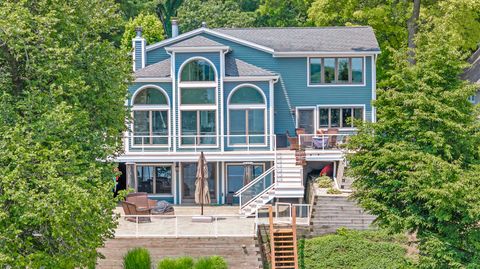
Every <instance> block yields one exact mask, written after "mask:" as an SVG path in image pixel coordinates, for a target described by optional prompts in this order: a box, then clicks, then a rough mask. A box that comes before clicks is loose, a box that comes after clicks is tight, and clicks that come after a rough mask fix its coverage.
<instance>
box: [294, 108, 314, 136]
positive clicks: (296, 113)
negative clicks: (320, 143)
mask: <svg viewBox="0 0 480 269" xmlns="http://www.w3.org/2000/svg"><path fill="white" fill-rule="evenodd" d="M312 109H313V128H314V130H313V131H314V132H316V131H317V128H316V127H317V114H318V112H317V106H297V107H295V128H299V127H298V122H299V120H298V115H299V114H300V113H298V111H299V110H312Z"/></svg>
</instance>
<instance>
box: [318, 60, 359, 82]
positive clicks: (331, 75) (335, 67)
mask: <svg viewBox="0 0 480 269" xmlns="http://www.w3.org/2000/svg"><path fill="white" fill-rule="evenodd" d="M309 65H310V74H309V80H310V81H309V82H310V85H322V84H323V85H328V84H362V83H364V81H363V73H364V70H363V58H352V57H342V58H310V62H309Z"/></svg>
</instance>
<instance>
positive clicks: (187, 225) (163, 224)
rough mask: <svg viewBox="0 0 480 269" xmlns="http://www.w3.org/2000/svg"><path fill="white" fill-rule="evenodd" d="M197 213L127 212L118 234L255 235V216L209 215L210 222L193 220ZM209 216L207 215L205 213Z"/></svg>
mask: <svg viewBox="0 0 480 269" xmlns="http://www.w3.org/2000/svg"><path fill="white" fill-rule="evenodd" d="M198 217H199V216H198V215H124V214H121V215H120V218H119V220H118V227H117V229H116V230H115V237H117V238H118V237H132V238H140V237H159V238H180V237H252V236H254V235H255V231H256V227H255V222H254V220H253V219H249V218H245V217H242V216H239V215H219V216H208V217H210V218H211V219H212V221H211V222H199V221H193V219H194V218H198ZM203 217H206V216H203Z"/></svg>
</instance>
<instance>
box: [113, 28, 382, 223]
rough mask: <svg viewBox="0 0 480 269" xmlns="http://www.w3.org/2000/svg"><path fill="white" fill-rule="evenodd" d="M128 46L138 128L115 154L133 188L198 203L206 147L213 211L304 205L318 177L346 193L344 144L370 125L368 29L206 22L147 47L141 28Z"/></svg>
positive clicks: (372, 82)
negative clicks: (224, 25) (291, 203)
mask: <svg viewBox="0 0 480 269" xmlns="http://www.w3.org/2000/svg"><path fill="white" fill-rule="evenodd" d="M173 27H174V29H173V31H172V32H173V33H178V28H177V27H178V26H177V24H176V23H173ZM133 47H134V52H133V73H134V78H135V79H134V83H133V84H132V85H131V86H130V88H129V91H130V98H129V99H128V100H127V105H128V106H129V107H130V108H131V112H132V120H131V122H130V123H129V129H130V131H129V132H128V133H127V134H126V138H125V152H124V153H123V155H121V156H120V157H118V161H119V162H120V163H121V166H122V167H124V168H123V169H124V174H125V175H126V182H127V185H128V186H130V187H131V188H133V189H135V190H136V191H141V192H148V193H149V196H150V197H151V198H153V199H159V200H167V201H169V202H171V203H174V204H192V203H194V196H195V178H196V171H197V167H196V166H197V161H198V158H199V155H200V152H202V151H203V152H204V153H205V156H206V160H207V162H208V171H209V173H208V174H209V175H208V176H209V181H208V182H209V190H210V197H211V201H212V204H240V207H241V209H242V212H243V213H245V214H246V215H248V214H251V213H254V212H255V210H256V209H257V208H259V207H261V206H263V205H264V204H266V203H269V202H271V201H282V200H286V201H292V200H294V201H296V202H302V200H303V199H304V196H305V188H306V186H307V183H308V181H309V180H311V179H312V178H316V177H317V176H318V175H319V174H320V172H321V171H323V173H324V174H327V175H329V176H331V177H332V178H333V179H334V180H335V181H334V182H335V186H336V187H337V188H339V189H341V190H342V191H348V186H343V185H342V182H341V180H340V178H341V177H342V173H343V170H344V167H343V166H344V164H343V159H344V152H343V150H342V147H341V145H342V143H345V142H346V141H347V140H348V136H349V135H350V134H352V133H354V132H355V129H356V128H355V126H356V124H357V123H358V121H375V108H374V107H372V105H371V101H372V100H374V99H375V89H376V73H375V68H376V67H375V62H376V59H377V56H378V54H379V53H380V49H379V46H378V43H377V41H376V38H375V35H374V32H373V30H372V28H370V27H324V28H317V27H315V28H238V29H236V28H219V29H209V28H207V27H206V26H203V27H201V28H199V29H196V30H193V31H191V32H187V33H183V34H180V35H176V34H174V36H173V37H172V38H170V39H167V40H164V41H161V42H158V43H155V44H149V45H147V44H146V42H145V39H144V38H142V34H141V29H138V31H137V35H136V37H135V38H134V39H133Z"/></svg>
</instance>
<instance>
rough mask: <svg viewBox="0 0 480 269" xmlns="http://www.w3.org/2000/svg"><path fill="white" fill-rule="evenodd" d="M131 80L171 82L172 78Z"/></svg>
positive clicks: (139, 80)
mask: <svg viewBox="0 0 480 269" xmlns="http://www.w3.org/2000/svg"><path fill="white" fill-rule="evenodd" d="M133 82H172V78H155V77H151V78H136V79H135V80H134V81H133Z"/></svg>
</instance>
